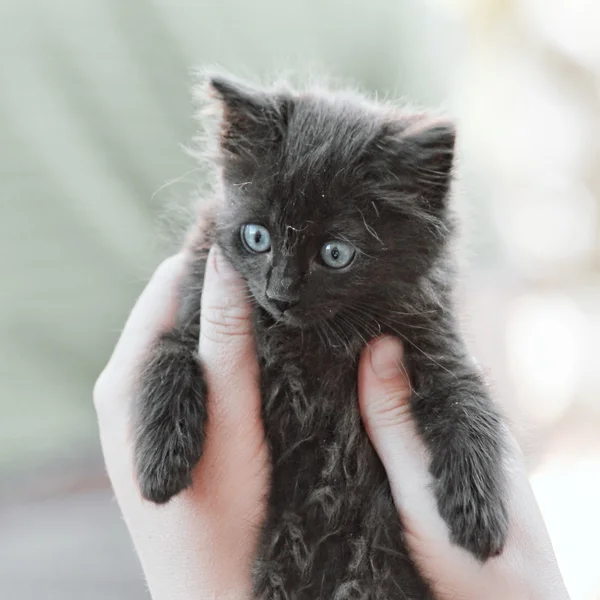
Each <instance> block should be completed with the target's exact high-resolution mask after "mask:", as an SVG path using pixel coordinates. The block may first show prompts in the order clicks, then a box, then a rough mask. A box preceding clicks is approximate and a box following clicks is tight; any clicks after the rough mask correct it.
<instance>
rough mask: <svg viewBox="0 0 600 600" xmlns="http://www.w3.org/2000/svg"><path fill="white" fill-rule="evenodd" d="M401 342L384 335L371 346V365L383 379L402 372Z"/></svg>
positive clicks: (402, 353)
mask: <svg viewBox="0 0 600 600" xmlns="http://www.w3.org/2000/svg"><path fill="white" fill-rule="evenodd" d="M403 356H404V352H403V350H402V344H401V343H400V342H399V341H398V340H397V339H395V338H393V337H385V338H383V339H381V340H379V341H378V342H375V344H374V345H373V346H371V367H372V368H373V371H374V372H375V375H377V377H378V378H379V379H381V380H383V381H386V380H388V379H392V378H394V377H397V376H398V375H399V374H400V373H402V358H403Z"/></svg>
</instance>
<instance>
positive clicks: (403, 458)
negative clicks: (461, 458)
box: [358, 336, 448, 540]
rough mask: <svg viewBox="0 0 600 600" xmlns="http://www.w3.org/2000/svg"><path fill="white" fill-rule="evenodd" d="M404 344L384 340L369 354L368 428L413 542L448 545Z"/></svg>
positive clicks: (362, 391)
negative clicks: (414, 417) (415, 413)
mask: <svg viewBox="0 0 600 600" xmlns="http://www.w3.org/2000/svg"><path fill="white" fill-rule="evenodd" d="M402 359H403V348H402V344H401V343H400V341H399V340H397V339H396V338H393V337H388V336H386V337H383V338H379V339H377V340H375V341H374V342H373V343H372V344H371V345H369V346H368V347H367V349H366V350H365V351H364V352H363V355H362V357H361V361H360V365H359V378H358V389H359V402H360V409H361V414H362V418H363V421H364V423H365V428H366V429H367V432H368V434H369V438H370V439H371V442H372V443H373V446H374V447H375V450H376V451H377V454H378V455H379V458H380V459H381V462H382V463H383V465H384V467H385V470H386V473H387V476H388V479H389V481H390V486H391V488H392V493H393V496H394V501H395V502H396V506H397V508H398V510H399V512H400V514H401V515H402V517H403V521H404V524H405V527H406V528H407V529H408V530H409V534H411V535H409V536H408V537H411V536H413V537H414V536H417V537H419V538H423V537H426V538H428V539H440V540H442V539H443V540H447V539H448V533H447V528H446V526H445V524H444V522H443V521H442V519H441V517H440V516H439V513H438V511H437V506H436V504H435V499H434V497H433V494H432V493H431V491H430V488H431V484H432V481H433V480H432V478H431V476H430V474H429V456H428V453H427V450H426V448H425V445H424V444H423V441H422V440H421V439H420V437H419V435H418V433H417V430H416V427H415V424H414V422H413V420H412V416H411V412H410V399H411V394H412V390H411V386H410V380H409V378H408V374H407V372H406V368H405V367H404V365H403V363H402Z"/></svg>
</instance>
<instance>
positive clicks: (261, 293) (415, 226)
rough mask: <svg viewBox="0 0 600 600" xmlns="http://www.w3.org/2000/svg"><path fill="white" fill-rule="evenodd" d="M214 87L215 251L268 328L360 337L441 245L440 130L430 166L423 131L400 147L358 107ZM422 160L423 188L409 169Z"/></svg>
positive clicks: (443, 184) (390, 131) (377, 119)
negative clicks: (218, 113) (327, 326)
mask: <svg viewBox="0 0 600 600" xmlns="http://www.w3.org/2000/svg"><path fill="white" fill-rule="evenodd" d="M213 87H214V89H215V90H216V92H217V94H218V95H219V97H220V98H221V101H222V102H223V103H224V105H225V111H224V117H223V119H224V122H223V130H222V139H221V146H222V151H223V184H224V190H225V207H224V210H223V211H222V213H221V215H220V218H219V233H218V241H219V243H220V245H221V246H222V247H223V249H224V251H225V253H226V254H227V256H228V257H229V259H230V260H231V261H232V262H233V264H234V266H235V268H236V269H237V270H238V271H239V272H240V273H241V274H242V275H243V276H244V278H245V279H246V281H247V282H248V286H249V288H250V290H251V292H252V295H253V296H254V298H255V300H256V302H257V303H258V304H259V305H260V306H261V307H262V308H263V309H264V310H265V311H266V312H267V313H268V314H270V315H271V317H272V318H273V319H275V320H276V321H279V322H281V323H283V324H286V325H288V326H293V327H309V326H311V325H313V324H316V323H323V322H326V321H328V320H333V319H335V318H336V317H337V316H338V315H340V316H342V315H343V316H344V318H345V322H346V326H348V327H356V328H357V329H361V325H360V324H361V322H362V321H363V320H364V314H365V312H369V311H371V312H372V311H373V308H374V307H376V306H386V305H392V304H394V302H393V298H394V295H397V294H402V293H403V290H406V286H409V285H410V284H411V283H414V282H415V281H416V279H418V277H419V276H420V275H422V274H424V273H425V272H426V271H427V269H429V268H430V267H431V264H432V262H433V260H434V259H435V257H436V256H437V255H438V254H439V252H440V250H441V247H442V246H443V244H444V242H445V235H443V234H442V230H444V229H445V222H444V218H445V205H444V200H445V196H446V194H447V188H448V182H449V172H450V167H451V162H452V158H451V148H450V150H448V140H447V139H446V138H447V137H448V135H447V133H448V129H447V128H446V129H443V130H442V131H441V140H442V143H441V148H442V150H443V152H442V155H438V154H439V153H436V152H433V153H432V147H434V148H435V143H434V144H433V145H432V143H431V137H429V138H428V137H425V144H424V146H423V147H421V146H422V144H421V142H422V140H421V139H420V138H422V137H423V132H425V133H427V132H430V131H431V129H425V130H419V131H418V136H420V138H419V137H417V138H416V141H415V137H414V136H413V137H411V136H409V137H406V138H405V139H404V142H402V137H398V133H397V131H398V129H399V128H400V129H402V128H401V127H400V126H399V124H397V123H395V124H392V125H390V123H389V121H384V119H383V116H382V115H383V113H381V114H380V113H377V112H376V111H375V110H374V109H373V108H372V107H368V108H367V107H366V106H364V105H361V104H360V103H358V102H356V101H353V102H350V103H349V101H348V100H347V99H346V100H339V98H338V99H335V98H333V99H332V98H330V97H322V96H321V97H314V96H290V95H288V96H285V97H284V96H276V95H274V94H263V93H260V92H256V91H255V90H249V89H247V88H239V87H237V86H235V85H234V84H232V83H231V82H228V81H226V82H224V81H223V80H219V81H217V82H216V83H215V82H214V81H213ZM394 125H395V126H394ZM404 130H406V123H404ZM434 137H435V136H434ZM451 137H452V143H453V134H451ZM437 141H438V140H437V139H436V140H434V142H437ZM394 144H395V145H394ZM427 153H429V154H432V156H430V157H429V158H430V159H432V160H430V163H431V164H429V165H428V166H429V169H430V173H429V174H428V175H427V176H426V177H423V175H422V173H421V175H419V170H415V164H414V158H415V156H416V157H417V158H418V156H417V155H421V157H422V156H423V155H426V154H427ZM448 154H449V159H448ZM402 165H404V167H403V166H402ZM424 168H425V169H426V168H427V165H425V166H418V169H424ZM442 168H443V169H445V171H446V176H445V177H443V178H440V175H439V174H440V173H441V170H440V169H442ZM434 172H435V173H434ZM432 173H434V174H432ZM415 174H416V175H415ZM419 177H420V179H419ZM425 194H427V197H424V196H425Z"/></svg>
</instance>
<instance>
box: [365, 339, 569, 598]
mask: <svg viewBox="0 0 600 600" xmlns="http://www.w3.org/2000/svg"><path fill="white" fill-rule="evenodd" d="M409 398H410V384H409V382H408V379H407V377H406V372H405V370H404V369H403V368H402V345H401V344H400V342H399V341H398V340H396V339H394V338H381V339H379V340H375V341H374V342H372V343H371V344H370V345H369V347H368V348H367V349H366V350H365V352H364V353H363V356H362V358H361V362H360V367H359V400H360V405H361V413H362V416H363V421H364V423H365V426H366V429H367V431H368V434H369V437H370V439H371V441H372V443H373V445H374V446H375V449H376V450H377V453H378V454H379V457H380V458H381V461H382V462H383V464H384V467H385V469H386V472H387V475H388V478H389V481H390V485H391V488H392V494H393V496H394V500H395V502H396V506H397V508H398V511H399V513H400V515H401V517H402V521H403V524H404V526H405V528H406V539H407V542H408V545H409V547H410V550H411V552H412V558H413V559H414V560H415V561H416V563H417V566H418V567H419V568H420V570H421V572H422V573H423V574H424V575H425V576H426V577H427V578H428V580H429V581H430V582H431V583H432V586H433V589H434V591H435V593H436V594H437V596H438V597H439V598H441V599H452V600H482V599H484V600H496V599H497V600H506V599H507V598H510V599H511V600H521V599H522V600H542V599H543V600H568V597H569V596H568V594H567V591H566V588H565V586H564V583H563V581H562V577H561V575H560V571H559V568H558V565H557V563H556V558H555V556H554V551H553V550H552V545H551V542H550V538H549V536H548V533H547V531H546V527H545V525H544V522H543V520H542V517H541V514H540V512H539V509H538V506H537V503H536V501H535V498H534V496H533V492H532V490H531V487H530V485H529V481H528V479H527V475H526V472H525V467H524V464H523V460H522V457H521V454H520V451H519V449H518V445H517V443H516V441H515V440H514V439H513V438H512V437H511V438H510V440H511V448H510V451H511V454H510V464H509V465H508V469H509V523H510V525H509V534H508V539H507V542H506V546H505V548H504V551H503V552H502V554H501V555H500V556H498V557H496V558H493V559H490V560H488V561H487V562H485V563H483V564H482V563H480V562H478V561H477V560H476V559H475V558H474V557H473V556H472V555H471V554H470V553H468V552H467V551H466V550H464V549H462V548H460V547H458V546H455V545H453V544H452V543H451V542H450V537H449V531H448V528H447V526H446V524H445V522H444V521H443V520H442V518H441V517H440V515H439V513H438V510H437V506H436V502H435V498H434V495H433V493H432V491H431V489H432V479H431V476H430V475H429V469H428V464H429V460H428V455H427V450H426V448H425V445H424V444H423V442H422V440H421V439H420V438H419V436H418V434H417V432H416V429H415V425H414V423H413V421H412V420H411V416H410V409H409V403H408V400H409Z"/></svg>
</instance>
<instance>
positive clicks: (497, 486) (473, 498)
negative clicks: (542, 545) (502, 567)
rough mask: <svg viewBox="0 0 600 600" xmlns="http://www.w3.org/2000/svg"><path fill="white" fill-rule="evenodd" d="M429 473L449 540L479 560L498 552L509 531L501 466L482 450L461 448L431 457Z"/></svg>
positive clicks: (502, 546)
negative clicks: (435, 457) (439, 457)
mask: <svg viewBox="0 0 600 600" xmlns="http://www.w3.org/2000/svg"><path fill="white" fill-rule="evenodd" d="M479 450H480V449H479ZM432 472H433V474H434V476H435V478H436V483H435V493H436V498H437V502H438V509H439V511H440V514H441V516H442V518H443V519H444V520H445V521H446V523H447V524H448V526H449V528H450V537H451V540H452V542H453V543H455V544H457V545H459V546H462V547H463V548H465V549H466V550H468V551H469V552H471V553H472V554H473V555H474V556H475V557H476V558H478V559H479V560H481V561H485V560H487V559H488V558H492V557H494V556H498V555H499V554H501V553H502V550H503V548H504V544H505V541H506V535H507V532H508V513H507V506H506V497H505V494H506V492H505V485H504V473H503V471H502V466H501V465H500V464H499V463H498V462H496V461H493V460H492V459H491V457H490V456H489V455H487V454H486V453H485V452H478V451H476V450H473V449H466V448H464V447H463V448H462V449H456V450H455V451H448V452H446V453H445V454H444V457H443V458H441V459H440V460H437V461H436V460H434V462H433V465H432Z"/></svg>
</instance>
